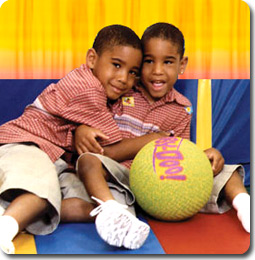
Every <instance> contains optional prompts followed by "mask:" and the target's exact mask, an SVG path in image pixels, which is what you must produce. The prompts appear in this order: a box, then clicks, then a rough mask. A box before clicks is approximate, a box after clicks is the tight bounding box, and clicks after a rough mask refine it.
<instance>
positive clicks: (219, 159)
mask: <svg viewBox="0 0 255 260" xmlns="http://www.w3.org/2000/svg"><path fill="white" fill-rule="evenodd" d="M204 152H205V154H206V155H207V157H208V159H209V160H210V162H211V165H212V170H213V175H214V176H216V175H217V174H219V173H220V172H221V170H222V168H223V166H224V162H225V160H224V158H223V156H222V154H221V153H220V151H218V150H217V149H215V148H208V149H206V150H205V151H204Z"/></svg>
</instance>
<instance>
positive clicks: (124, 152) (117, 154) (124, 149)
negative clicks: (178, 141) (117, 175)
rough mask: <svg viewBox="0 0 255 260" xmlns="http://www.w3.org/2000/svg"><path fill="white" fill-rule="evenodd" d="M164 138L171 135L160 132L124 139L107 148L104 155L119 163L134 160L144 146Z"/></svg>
mask: <svg viewBox="0 0 255 260" xmlns="http://www.w3.org/2000/svg"><path fill="white" fill-rule="evenodd" d="M164 136H169V135H168V134H166V133H165V132H159V133H150V134H145V135H143V136H139V137H134V138H128V139H123V140H121V141H120V142H117V143H114V144H111V145H108V146H105V147H104V155H106V156H108V157H110V158H112V159H113V160H115V161H118V162H122V161H126V160H132V159H134V157H135V156H136V154H137V153H138V152H139V150H140V149H141V148H142V147H143V146H144V145H146V144H147V143H149V142H150V141H153V140H155V139H158V138H160V137H164Z"/></svg>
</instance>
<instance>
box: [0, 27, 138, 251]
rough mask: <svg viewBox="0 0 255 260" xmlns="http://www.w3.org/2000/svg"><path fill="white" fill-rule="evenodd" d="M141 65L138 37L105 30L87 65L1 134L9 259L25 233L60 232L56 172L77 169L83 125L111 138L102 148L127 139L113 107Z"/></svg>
mask: <svg viewBox="0 0 255 260" xmlns="http://www.w3.org/2000/svg"><path fill="white" fill-rule="evenodd" d="M141 61H142V51H141V42H140V39H139V37H138V36H137V35H136V34H135V33H134V32H133V31H132V30H131V29H130V28H128V27H125V26H122V25H111V26H107V27H105V28H103V29H102V30H101V31H100V32H99V33H98V35H97V37H96V38H95V41H94V45H93V48H92V49H89V50H88V52H87V60H86V65H85V64H83V65H82V66H81V67H80V68H77V69H75V70H73V71H72V72H70V73H69V74H68V75H66V76H65V77H64V78H63V79H61V80H60V81H59V82H58V83H56V84H51V85H49V86H48V87H47V88H46V89H45V90H44V91H43V92H42V93H41V94H40V95H39V96H38V97H37V98H36V100H35V101H34V103H33V104H31V105H29V106H27V107H26V109H25V111H24V113H23V114H22V115H21V116H20V117H19V118H17V119H15V120H12V121H10V122H7V123H6V124H4V125H2V126H1V127H0V144H1V146H0V211H1V212H0V247H1V248H2V249H3V250H4V251H5V252H6V253H14V250H15V249H14V246H13V243H12V240H13V238H14V237H15V236H16V235H17V233H19V232H21V231H22V230H23V229H26V230H27V231H29V232H30V233H32V234H41V235H42V234H49V233H51V232H53V231H54V230H55V229H56V227H57V225H58V223H59V221H60V205H61V193H60V186H59V181H58V173H60V172H62V171H63V170H65V169H66V168H67V167H68V164H67V163H71V160H70V155H72V153H73V152H74V142H73V131H74V130H75V129H76V127H77V126H78V125H79V124H86V125H89V126H91V127H96V128H98V127H99V126H100V129H102V131H103V132H104V133H106V134H107V135H108V136H110V138H106V137H105V135H104V134H101V135H100V134H98V135H99V136H101V137H102V138H103V137H105V138H104V144H111V143H114V142H116V141H120V140H121V139H122V137H121V134H120V132H119V129H118V127H117V125H116V123H115V122H114V120H113V118H112V115H111V112H110V111H109V110H108V108H107V102H108V101H109V100H115V99H118V98H119V97H120V96H121V95H123V94H124V93H126V92H127V91H129V90H130V89H131V88H132V86H133V85H134V84H135V83H136V81H137V76H138V74H139V70H140V65H141ZM65 160H66V161H65ZM1 215H2V216H1Z"/></svg>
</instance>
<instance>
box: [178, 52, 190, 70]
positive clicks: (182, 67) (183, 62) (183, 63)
mask: <svg viewBox="0 0 255 260" xmlns="http://www.w3.org/2000/svg"><path fill="white" fill-rule="evenodd" d="M187 64H188V57H185V56H184V57H182V59H181V65H180V69H179V74H183V73H184V72H185V69H186V67H187Z"/></svg>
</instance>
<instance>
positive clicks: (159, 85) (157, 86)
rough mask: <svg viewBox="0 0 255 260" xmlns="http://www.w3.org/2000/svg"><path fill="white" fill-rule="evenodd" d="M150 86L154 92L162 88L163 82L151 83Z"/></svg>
mask: <svg viewBox="0 0 255 260" xmlns="http://www.w3.org/2000/svg"><path fill="white" fill-rule="evenodd" d="M151 84H152V86H153V89H155V90H161V89H162V87H163V86H164V84H165V82H164V81H161V80H156V81H151Z"/></svg>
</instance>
